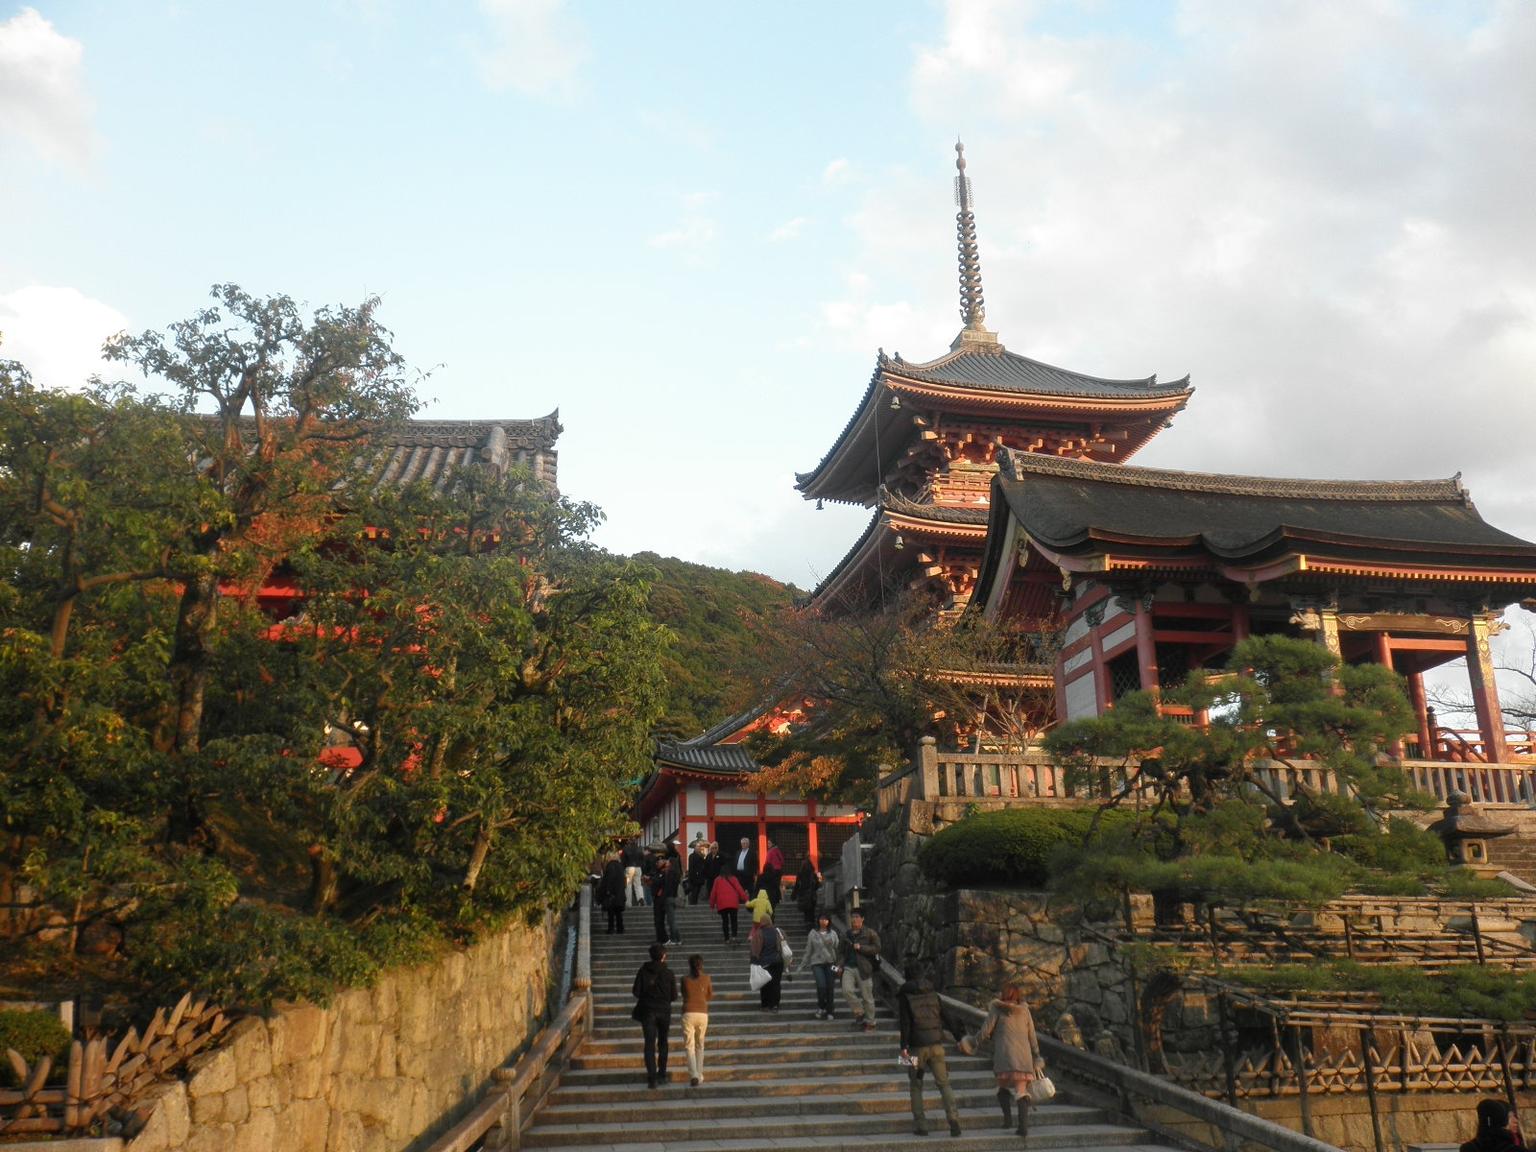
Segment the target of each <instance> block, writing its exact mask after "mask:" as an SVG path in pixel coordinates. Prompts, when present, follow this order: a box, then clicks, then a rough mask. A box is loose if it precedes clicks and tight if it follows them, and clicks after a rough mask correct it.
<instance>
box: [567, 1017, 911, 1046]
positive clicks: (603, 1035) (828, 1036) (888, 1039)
mask: <svg viewBox="0 0 1536 1152" xmlns="http://www.w3.org/2000/svg"><path fill="white" fill-rule="evenodd" d="M769 1022H771V1024H770V1023H769ZM877 1022H878V1023H879V1024H881V1025H885V1027H883V1028H877V1029H876V1030H875V1031H874V1032H873V1033H863V1032H854V1031H853V1029H852V1028H851V1027H850V1026H849V1024H848V1017H846V1016H845V1017H842V1018H840V1019H837V1020H818V1019H816V1018H815V1017H814V1016H812V1015H811V1014H810V1013H809V1012H807V1013H805V1014H804V1015H803V1016H795V1015H794V1014H792V1013H789V1012H779V1013H777V1014H764V1013H763V1012H760V1011H756V1012H747V1013H744V1014H742V1015H740V1016H727V1017H719V1016H711V1017H710V1020H709V1031H708V1033H707V1035H706V1037H705V1042H706V1043H708V1044H719V1043H723V1042H725V1041H728V1040H729V1041H741V1040H744V1039H747V1038H751V1039H754V1040H760V1041H761V1040H763V1039H764V1033H765V1032H767V1033H768V1034H769V1035H772V1036H774V1037H784V1038H785V1042H786V1043H789V1042H791V1038H793V1037H799V1038H801V1039H802V1040H803V1041H805V1042H810V1041H814V1042H816V1043H821V1044H826V1045H828V1046H831V1047H836V1046H838V1045H840V1044H842V1042H843V1040H844V1039H845V1038H847V1037H852V1036H864V1035H872V1036H876V1037H881V1036H883V1037H884V1042H885V1043H887V1044H893V1043H895V1041H896V1030H895V1028H893V1027H890V1023H891V1022H890V1021H889V1020H888V1019H886V1018H885V1017H883V1016H882V1017H879V1018H878V1021H877ZM682 1034H683V1029H682V1022H681V1021H680V1020H679V1019H678V1018H677V1017H676V1016H674V1017H673V1018H672V1030H671V1032H670V1033H668V1035H670V1036H671V1037H672V1039H673V1040H674V1041H675V1042H676V1043H678V1044H681V1043H682V1039H681V1037H682ZM591 1036H592V1039H594V1040H636V1041H637V1042H638V1038H639V1036H640V1025H639V1024H637V1023H635V1022H634V1021H633V1020H631V1019H630V1018H629V1013H628V1012H625V1013H624V1014H623V1015H622V1016H620V1015H617V1014H614V1015H599V1016H598V1017H597V1019H596V1021H595V1027H594V1028H593V1029H592V1032H591Z"/></svg>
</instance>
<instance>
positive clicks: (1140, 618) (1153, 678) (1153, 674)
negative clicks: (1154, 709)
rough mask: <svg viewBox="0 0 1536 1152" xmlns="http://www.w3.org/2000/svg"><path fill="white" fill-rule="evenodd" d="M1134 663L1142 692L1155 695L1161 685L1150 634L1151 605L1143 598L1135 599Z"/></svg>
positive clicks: (1153, 639) (1153, 642)
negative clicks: (1139, 675)
mask: <svg viewBox="0 0 1536 1152" xmlns="http://www.w3.org/2000/svg"><path fill="white" fill-rule="evenodd" d="M1136 663H1137V665H1138V668H1139V670H1140V673H1141V687H1142V689H1143V691H1146V692H1153V693H1156V692H1158V691H1160V690H1161V688H1162V685H1161V684H1159V683H1158V679H1157V641H1156V639H1155V638H1154V637H1153V634H1152V605H1150V604H1149V603H1147V601H1146V598H1145V597H1137V599H1136Z"/></svg>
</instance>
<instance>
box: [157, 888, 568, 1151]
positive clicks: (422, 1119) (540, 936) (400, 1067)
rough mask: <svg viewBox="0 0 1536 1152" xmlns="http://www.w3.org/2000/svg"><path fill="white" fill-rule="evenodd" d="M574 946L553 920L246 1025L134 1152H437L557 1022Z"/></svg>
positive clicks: (204, 1064)
mask: <svg viewBox="0 0 1536 1152" xmlns="http://www.w3.org/2000/svg"><path fill="white" fill-rule="evenodd" d="M564 936H565V933H564V930H563V922H562V921H561V920H560V919H558V918H557V917H555V916H553V915H547V916H545V918H544V919H543V921H541V922H540V923H538V924H536V925H534V926H532V927H527V926H523V925H518V926H516V927H513V928H510V929H508V930H507V931H505V932H503V933H501V934H500V935H498V936H495V937H492V938H490V939H487V940H484V941H481V942H480V943H478V944H476V945H475V946H474V947H472V948H469V949H467V950H465V951H462V952H455V953H452V954H450V955H447V956H445V957H443V958H442V959H441V960H439V961H437V962H436V963H433V964H430V965H424V966H421V967H417V968H407V969H398V970H396V971H393V972H389V973H386V974H385V975H384V976H383V977H382V978H381V979H380V980H379V981H378V983H377V984H375V985H374V986H373V987H372V988H368V989H356V990H353V991H350V992H345V993H343V994H341V995H340V996H338V997H337V998H336V1000H335V1001H334V1002H333V1003H332V1004H331V1005H330V1006H329V1007H325V1008H320V1007H316V1006H314V1005H295V1006H289V1007H283V1008H280V1009H278V1010H277V1011H276V1012H274V1014H273V1015H272V1016H271V1017H270V1018H268V1019H259V1018H255V1017H251V1018H248V1019H245V1020H243V1021H241V1022H240V1023H238V1024H237V1025H235V1027H234V1028H232V1029H231V1030H230V1033H229V1036H228V1038H227V1040H226V1042H225V1043H224V1044H223V1046H222V1047H220V1048H219V1049H218V1050H216V1051H213V1052H209V1053H205V1054H203V1055H201V1056H199V1057H197V1058H195V1059H194V1060H193V1061H192V1062H191V1064H190V1065H189V1067H188V1072H187V1075H186V1078H185V1079H184V1080H182V1081H177V1082H174V1083H171V1084H167V1085H163V1086H161V1087H160V1088H159V1089H158V1099H157V1101H156V1102H155V1108H154V1113H153V1115H152V1117H151V1119H150V1121H149V1123H148V1124H147V1125H146V1126H145V1127H144V1129H143V1130H142V1131H141V1132H139V1133H138V1135H137V1136H135V1137H134V1138H133V1140H132V1141H130V1142H129V1144H128V1152H171V1150H172V1149H186V1150H187V1152H267V1150H269V1149H277V1148H280V1149H283V1152H401V1150H402V1149H410V1148H420V1147H425V1146H426V1144H427V1143H428V1142H430V1140H431V1138H432V1137H433V1136H434V1135H436V1134H437V1133H438V1132H441V1131H442V1130H443V1129H445V1128H446V1127H448V1125H449V1124H451V1123H452V1122H453V1121H455V1120H456V1119H458V1117H459V1116H460V1115H461V1114H462V1113H463V1112H464V1111H465V1110H466V1109H467V1108H468V1107H469V1106H470V1105H471V1104H472V1103H473V1101H474V1100H475V1099H476V1098H477V1097H478V1095H479V1093H480V1090H481V1088H482V1087H483V1086H484V1085H485V1084H486V1083H487V1081H488V1080H489V1078H490V1075H491V1072H492V1071H493V1070H494V1069H496V1068H498V1067H500V1066H501V1065H503V1064H505V1063H506V1062H507V1061H508V1060H509V1058H512V1057H513V1056H515V1055H516V1053H518V1052H519V1051H520V1050H521V1049H522V1048H524V1047H525V1046H526V1045H527V1044H528V1042H529V1041H531V1040H532V1038H533V1037H534V1036H535V1035H536V1034H537V1032H538V1031H539V1029H540V1027H542V1026H543V1024H544V1023H546V1022H547V1021H548V1020H549V1018H550V1015H551V1012H550V1010H551V1007H552V1001H553V999H554V991H555V988H554V986H555V983H556V980H557V977H558V972H559V965H560V962H561V959H562V958H563V944H564Z"/></svg>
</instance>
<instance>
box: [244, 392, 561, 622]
mask: <svg viewBox="0 0 1536 1152" xmlns="http://www.w3.org/2000/svg"><path fill="white" fill-rule="evenodd" d="M561 431H562V429H561V427H560V412H559V410H558V409H557V410H555V411H554V412H551V413H550V414H549V415H548V416H543V417H539V418H538V419H534V420H406V421H404V422H402V423H401V424H399V425H396V426H393V427H391V428H388V429H387V430H385V431H383V432H380V433H377V434H375V435H373V436H371V437H370V438H369V440H368V447H367V450H366V451H367V456H366V458H365V459H364V461H363V462H362V467H361V468H360V469H359V476H360V479H354V480H353V481H351V482H352V483H361V484H363V485H364V486H366V487H368V488H369V489H370V490H372V491H375V492H377V491H380V490H385V489H390V488H404V487H405V486H406V485H408V484H416V483H424V484H430V485H432V486H433V487H434V488H435V489H437V490H438V491H442V490H443V489H444V488H445V487H446V486H447V485H448V484H449V483H450V482H451V481H452V480H453V478H454V476H455V475H456V474H458V473H459V472H460V471H462V470H463V469H465V468H468V467H471V466H481V467H489V468H492V469H494V470H496V471H497V472H506V471H509V470H511V469H513V468H521V469H523V470H525V471H526V472H527V473H528V475H529V477H530V479H531V480H532V481H533V482H534V483H535V484H538V485H540V486H542V487H544V488H547V489H548V490H549V492H550V494H551V495H554V494H555V493H557V492H558V491H559V487H558V480H559V477H558V463H559V454H558V453H557V452H556V451H555V442H556V441H557V440H558V439H559V438H560V433H561ZM230 591H231V592H238V591H239V590H237V589H231V590H230ZM256 602H257V604H258V605H259V606H260V607H261V609H262V610H263V611H264V612H266V613H267V614H268V615H269V616H270V617H271V618H272V619H273V620H283V619H286V618H288V617H289V616H291V615H293V614H294V613H295V612H296V611H298V610H299V609H300V608H301V607H302V602H303V590H302V589H301V588H300V587H299V586H298V584H297V583H296V582H295V581H294V579H293V578H292V575H291V574H290V573H289V572H288V571H287V570H286V569H285V568H281V567H280V568H278V569H277V570H276V571H275V572H273V573H272V574H271V575H270V576H268V578H267V579H266V580H265V581H264V582H263V584H262V586H261V589H260V590H259V591H258V592H257V594H256Z"/></svg>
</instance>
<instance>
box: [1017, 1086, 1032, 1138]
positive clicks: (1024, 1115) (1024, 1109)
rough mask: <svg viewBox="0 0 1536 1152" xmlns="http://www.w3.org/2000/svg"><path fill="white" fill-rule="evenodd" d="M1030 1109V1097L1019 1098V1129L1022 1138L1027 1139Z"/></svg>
mask: <svg viewBox="0 0 1536 1152" xmlns="http://www.w3.org/2000/svg"><path fill="white" fill-rule="evenodd" d="M1029 1108H1030V1099H1029V1097H1028V1096H1020V1097H1019V1127H1018V1133H1019V1135H1020V1137H1025V1138H1027V1137H1028V1136H1029Z"/></svg>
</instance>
